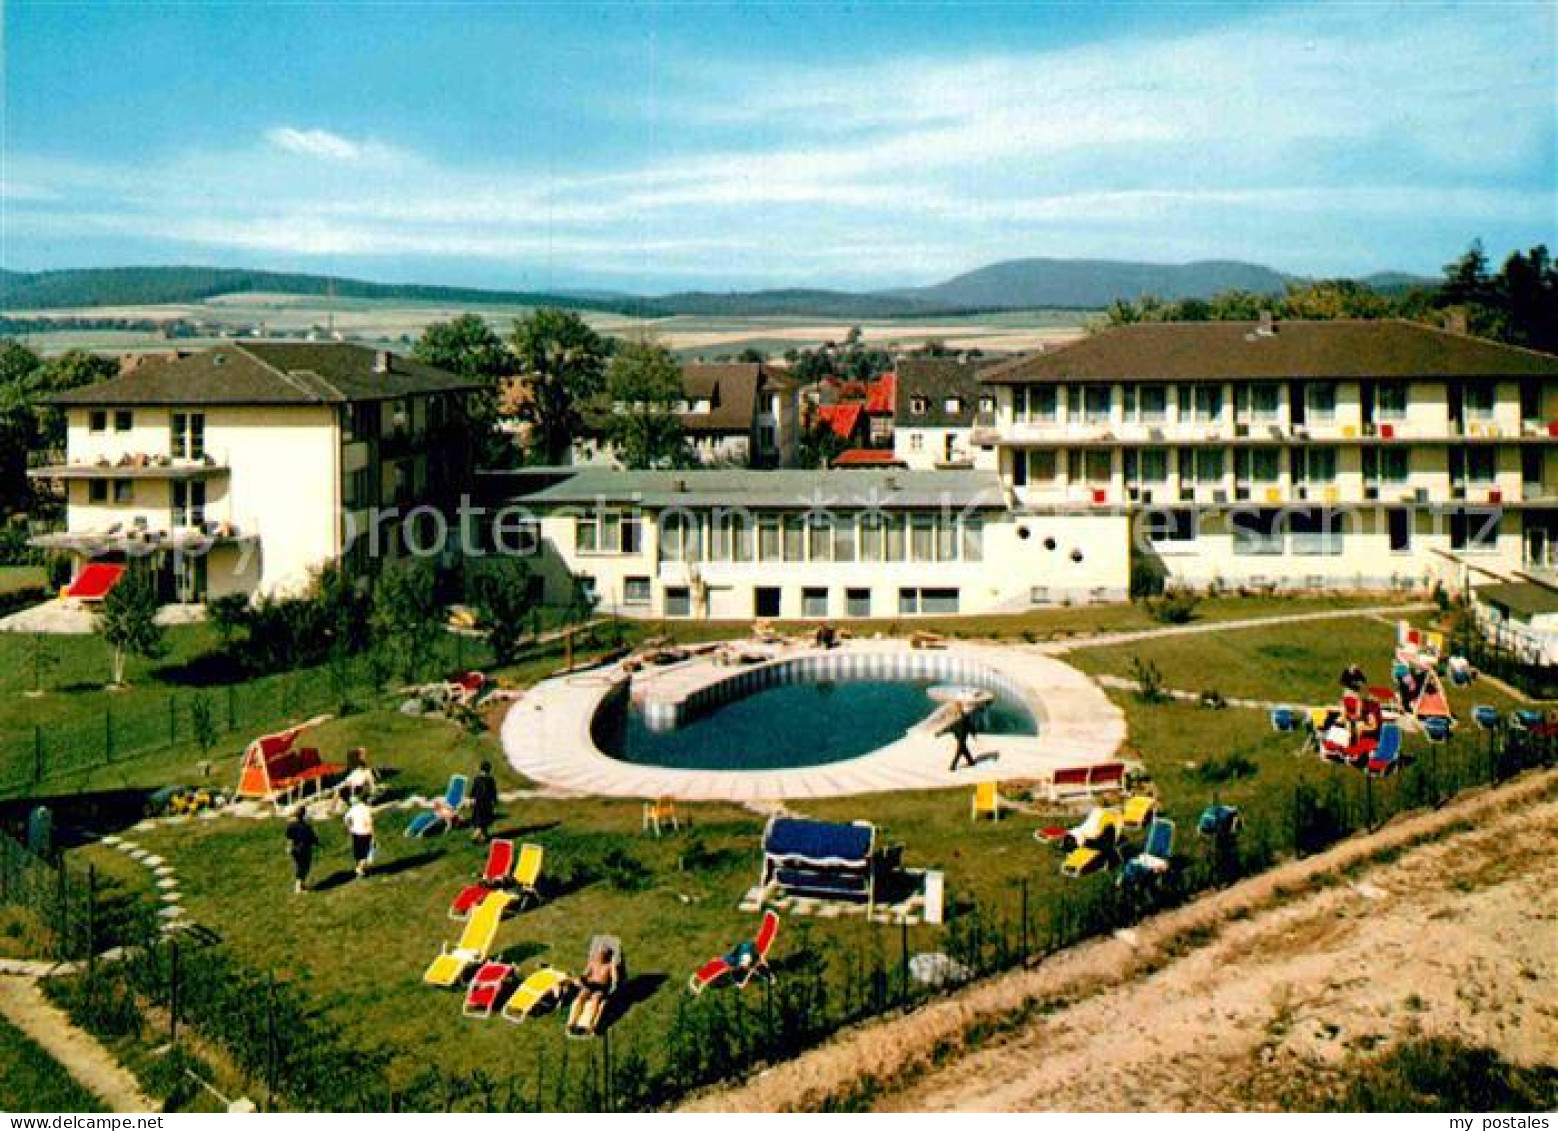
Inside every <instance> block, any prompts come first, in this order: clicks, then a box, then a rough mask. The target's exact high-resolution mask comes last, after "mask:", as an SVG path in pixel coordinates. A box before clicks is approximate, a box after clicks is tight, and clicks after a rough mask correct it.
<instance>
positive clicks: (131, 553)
mask: <svg viewBox="0 0 1558 1131" xmlns="http://www.w3.org/2000/svg"><path fill="white" fill-rule="evenodd" d="M258 541H259V535H258V534H253V533H248V532H246V531H243V530H240V529H239V528H238V527H236V526H234V525H233V524H232V523H229V522H203V523H201V524H200V525H199V526H171V527H170V528H169V529H166V530H154V529H151V528H150V527H149V526H148V525H146V524H144V523H140V522H137V523H132V524H130V525H129V526H128V527H126V526H125V525H124V524H122V523H117V522H116V523H114V524H113V525H112V526H108V527H106V528H104V529H102V530H60V531H53V532H51V533H48V534H39V535H37V536H35V537H33V538H31V539H29V540H28V544H29V545H32V546H36V547H38V548H39V549H40V550H64V551H67V552H69V553H76V554H82V555H84V556H86V557H91V558H96V557H102V556H103V555H105V554H124V555H125V556H127V557H132V558H133V557H144V556H145V555H147V554H152V553H156V552H158V551H160V550H173V551H179V552H184V553H197V554H199V553H204V552H205V551H207V550H209V549H211V548H212V547H214V546H237V545H244V544H252V543H257V542H258Z"/></svg>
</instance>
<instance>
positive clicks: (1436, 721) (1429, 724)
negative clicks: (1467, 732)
mask: <svg viewBox="0 0 1558 1131" xmlns="http://www.w3.org/2000/svg"><path fill="white" fill-rule="evenodd" d="M1418 722H1420V723H1422V724H1423V735H1424V737H1425V738H1427V739H1428V741H1429V742H1447V741H1449V738H1450V734H1451V732H1452V731H1453V730H1454V727H1455V720H1454V719H1451V718H1449V717H1447V716H1445V715H1426V716H1424V717H1423V718H1421V719H1419V720H1418Z"/></svg>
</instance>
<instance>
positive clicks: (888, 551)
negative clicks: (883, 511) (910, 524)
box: [882, 514, 905, 562]
mask: <svg viewBox="0 0 1558 1131" xmlns="http://www.w3.org/2000/svg"><path fill="white" fill-rule="evenodd" d="M882 530H883V533H885V534H886V535H887V538H886V541H885V543H884V550H883V555H884V557H885V558H886V560H887V561H890V562H901V561H903V560H904V549H905V547H904V516H903V515H901V514H889V515H883V516H882Z"/></svg>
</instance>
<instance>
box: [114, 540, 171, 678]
mask: <svg viewBox="0 0 1558 1131" xmlns="http://www.w3.org/2000/svg"><path fill="white" fill-rule="evenodd" d="M96 628H97V633H98V635H99V636H101V637H102V638H103V642H104V643H106V644H107V645H108V646H109V647H110V648H111V649H113V682H112V686H114V687H123V686H124V665H125V660H126V659H127V658H128V657H130V656H140V657H142V658H143V659H148V660H152V659H156V658H157V657H158V656H160V655H162V654H163V652H164V651H165V650H166V647H167V645H166V643H165V642H164V640H163V634H162V626H161V625H160V624H158V623H157V587H156V585H155V584H154V583H153V581H152V578H151V574H150V572H149V571H148V570H146V569H145V568H144V567H139V566H137V567H132V568H131V569H128V570H126V571H125V572H124V574H123V576H121V577H120V578H119V581H118V583H117V584H115V585H114V587H113V588H112V589H110V590H109V591H108V595H107V596H106V597H104V598H103V606H102V608H101V609H100V610H99V611H98V614H97V624H96Z"/></svg>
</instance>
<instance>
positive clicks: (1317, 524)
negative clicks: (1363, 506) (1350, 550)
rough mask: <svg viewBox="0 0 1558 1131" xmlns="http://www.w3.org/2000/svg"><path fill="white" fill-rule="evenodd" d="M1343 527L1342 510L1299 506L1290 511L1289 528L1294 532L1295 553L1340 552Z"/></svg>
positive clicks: (1318, 553) (1330, 553) (1331, 553)
mask: <svg viewBox="0 0 1558 1131" xmlns="http://www.w3.org/2000/svg"><path fill="white" fill-rule="evenodd" d="M1342 527H1343V515H1342V514H1341V512H1340V511H1331V510H1325V509H1322V508H1315V509H1309V510H1305V509H1303V508H1298V509H1295V510H1292V511H1290V512H1289V513H1288V529H1289V530H1290V531H1292V533H1293V553H1295V554H1315V555H1336V554H1340V553H1341V552H1342Z"/></svg>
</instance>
